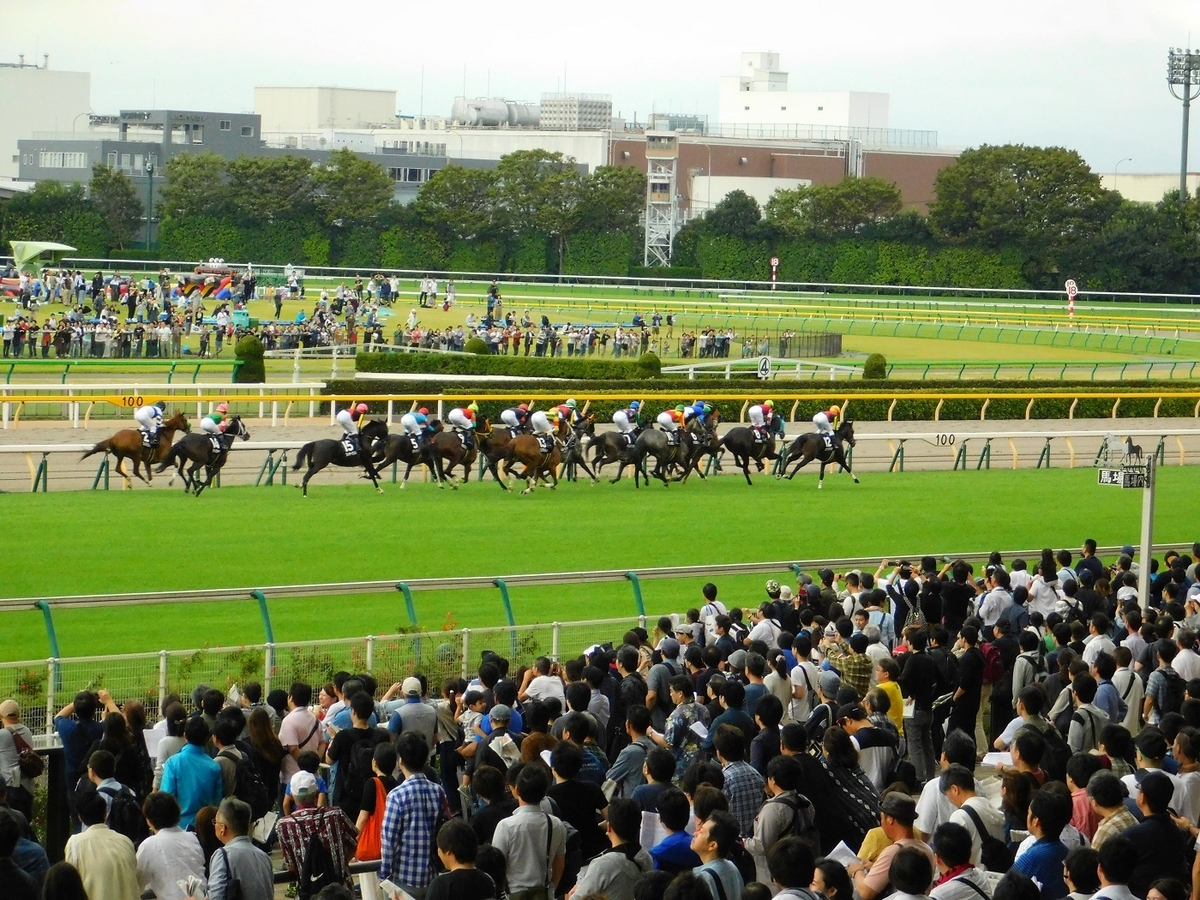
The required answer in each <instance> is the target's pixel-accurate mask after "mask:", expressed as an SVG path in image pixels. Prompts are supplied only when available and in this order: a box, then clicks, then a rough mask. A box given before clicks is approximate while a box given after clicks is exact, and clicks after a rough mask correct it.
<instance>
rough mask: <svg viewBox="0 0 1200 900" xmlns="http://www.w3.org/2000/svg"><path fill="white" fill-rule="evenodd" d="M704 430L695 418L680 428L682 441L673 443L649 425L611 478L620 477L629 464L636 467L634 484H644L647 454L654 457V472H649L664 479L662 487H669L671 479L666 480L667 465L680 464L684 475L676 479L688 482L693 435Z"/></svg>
mask: <svg viewBox="0 0 1200 900" xmlns="http://www.w3.org/2000/svg"><path fill="white" fill-rule="evenodd" d="M702 431H703V426H702V425H700V423H699V422H698V421H696V420H695V419H693V420H692V421H691V422H689V423H688V425H687V427H686V428H683V429H681V430H680V432H679V443H677V444H671V443H669V442H668V440H667V435H666V434H665V433H664V432H662V431H659V430H658V429H657V428H652V427H649V426H647V428H646V429H645V430H644V431H643V432H642V433H641V434H639V435H638V439H637V440H636V441H634V444H633V448H632V449H630V450H627V451H626V452H625V453H624V454H622V456H621V465H620V468H618V469H617V477H616V478H614V479H612V484H616V483H617V482H618V481H620V480H621V473H622V472H623V471H624V470H625V467H626V466H633V486H634V487H635V488H636V487H641V484H640V479H641V477H642V463H643V462H645V460H646V457H647V456H653V457H654V471H653V472H651V473H650V475H653V476H654V477H655V478H657V479H658V480H659V481H661V482H662V483H663V487H669V486H670V481H668V480H667V467H668V466H672V465H675V466H679V467H680V468H681V469H682V470H683V474H682V475H678V476H676V477H675V478H674V479H672V480H673V481H685V480H686V479H687V476H688V474H689V473H690V472H691V468H692V447H693V446H694V440H693V435H694V434H695V433H696V432H702ZM650 475H647V476H646V484H649V483H650Z"/></svg>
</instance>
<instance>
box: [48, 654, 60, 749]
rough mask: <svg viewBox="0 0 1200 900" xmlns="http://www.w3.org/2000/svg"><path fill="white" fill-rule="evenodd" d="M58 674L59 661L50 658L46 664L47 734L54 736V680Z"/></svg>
mask: <svg viewBox="0 0 1200 900" xmlns="http://www.w3.org/2000/svg"><path fill="white" fill-rule="evenodd" d="M57 674H58V660H57V659H55V658H54V657H50V659H49V660H47V662H46V734H54V679H55V677H56V676H57Z"/></svg>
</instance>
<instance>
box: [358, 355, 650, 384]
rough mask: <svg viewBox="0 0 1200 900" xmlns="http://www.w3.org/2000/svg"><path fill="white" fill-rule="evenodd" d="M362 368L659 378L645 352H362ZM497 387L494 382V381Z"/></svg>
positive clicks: (598, 378)
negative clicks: (621, 356) (627, 355)
mask: <svg viewBox="0 0 1200 900" xmlns="http://www.w3.org/2000/svg"><path fill="white" fill-rule="evenodd" d="M355 365H356V367H357V369H358V371H360V372H372V373H378V372H392V373H397V372H419V373H422V374H444V375H524V376H526V377H530V378H583V379H589V380H593V381H635V380H641V379H645V378H657V377H658V376H659V375H660V373H661V369H662V365H661V363H660V362H659V359H658V357H657V356H655V355H654V354H653V353H643V354H642V355H641V356H639V357H638V358H637V359H636V360H628V361H626V360H616V359H596V358H594V357H584V358H582V359H580V358H578V357H571V356H506V355H504V354H487V355H483V354H476V353H467V354H457V353H360V354H358V356H357V357H356V360H355ZM493 387H495V385H493Z"/></svg>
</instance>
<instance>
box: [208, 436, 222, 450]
mask: <svg viewBox="0 0 1200 900" xmlns="http://www.w3.org/2000/svg"><path fill="white" fill-rule="evenodd" d="M208 443H209V444H210V445H211V446H212V452H213V453H220V452H221V436H220V435H219V434H210V435H209V436H208Z"/></svg>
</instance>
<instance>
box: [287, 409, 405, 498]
mask: <svg viewBox="0 0 1200 900" xmlns="http://www.w3.org/2000/svg"><path fill="white" fill-rule="evenodd" d="M387 436H388V433H387V425H385V424H384V423H383V422H379V421H376V420H375V419H372V420H371V421H369V422H367V423H366V424H365V425H363V426H362V428H361V429H360V430H359V440H360V441H361V442H364V443H363V448H362V452H361V453H360V452H358V451H356V450H353V449H351V448H352V445H348V444H347V443H346V442H345V440H340V441H339V440H334V439H333V438H323V439H321V440H319V441H309V442H308V443H307V444H305V445H304V446H303V447H301V448H300V452H299V453H297V454H296V461H295V462H294V463H292V471H293V472H295V471H297V470H299V468H300V467H301V466H303V465H304V463H305V460H307V461H308V471H307V472H305V473H304V480H303V481H301V482H300V484H298V485H296V487H298V488H300V489H301V490H302V491H303V492H304V496H305V497H307V496H308V480H309V479H310V478H312V477H313V476H314V475H316V474H317V473H318V472H320V471H321V470H322V469H324V468H325V467H326V466H328V465H331V464H332V465H335V466H347V467H348V466H362V467H363V470H364V471H365V472H366V473H367V477H368V478H370V479H371V483H372V484H374V485H375V491H376V493H379V494H382V493H383V488H381V487H380V486H379V472H378V471H376V469H375V466H374V465H373V464H372V462H371V457H372V456H373V455H374V443H375V441H386V440H387Z"/></svg>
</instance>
